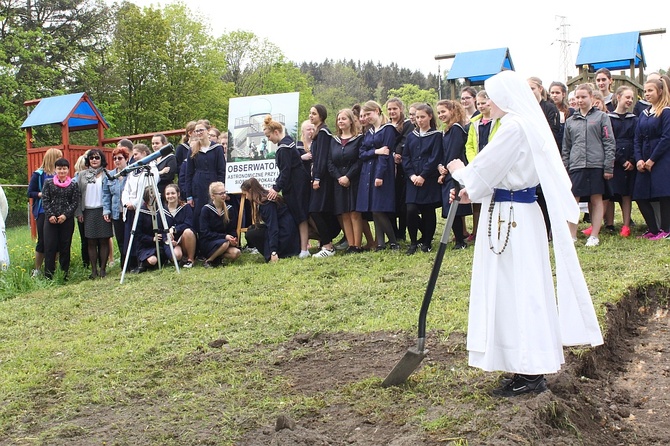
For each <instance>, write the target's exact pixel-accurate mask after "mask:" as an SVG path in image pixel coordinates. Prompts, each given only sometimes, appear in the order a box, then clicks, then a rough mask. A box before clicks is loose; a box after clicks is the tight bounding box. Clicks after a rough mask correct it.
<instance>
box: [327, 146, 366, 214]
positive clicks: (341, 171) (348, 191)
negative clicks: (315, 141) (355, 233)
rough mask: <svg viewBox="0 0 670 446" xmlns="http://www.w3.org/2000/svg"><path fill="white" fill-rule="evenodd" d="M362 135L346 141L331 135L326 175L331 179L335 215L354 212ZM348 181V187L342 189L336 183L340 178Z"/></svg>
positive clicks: (359, 172) (359, 170) (359, 173)
mask: <svg viewBox="0 0 670 446" xmlns="http://www.w3.org/2000/svg"><path fill="white" fill-rule="evenodd" d="M362 142H363V135H355V136H353V137H351V138H349V139H348V140H346V141H342V139H340V137H339V136H337V135H333V136H332V138H331V140H330V150H329V153H328V173H329V174H330V176H331V177H332V179H333V202H334V210H335V212H334V213H335V215H341V214H344V213H348V212H352V211H355V210H356V196H357V195H358V184H359V179H360V175H361V160H360V159H359V158H358V151H359V149H360V146H361V143H362ZM343 176H345V177H347V178H348V179H349V187H343V186H341V185H340V183H339V182H338V181H337V180H338V178H340V177H343Z"/></svg>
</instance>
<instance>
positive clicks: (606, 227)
mask: <svg viewBox="0 0 670 446" xmlns="http://www.w3.org/2000/svg"><path fill="white" fill-rule="evenodd" d="M605 229H606V230H608V231H609V233H610V234H616V228H615V227H614V225H607V226H605Z"/></svg>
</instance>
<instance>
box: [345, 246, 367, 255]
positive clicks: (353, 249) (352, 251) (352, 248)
mask: <svg viewBox="0 0 670 446" xmlns="http://www.w3.org/2000/svg"><path fill="white" fill-rule="evenodd" d="M361 252H363V249H362V248H360V247H358V246H350V247H348V248H347V250H346V251H344V253H345V254H360V253H361Z"/></svg>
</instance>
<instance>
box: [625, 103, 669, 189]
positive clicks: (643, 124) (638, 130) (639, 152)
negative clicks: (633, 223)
mask: <svg viewBox="0 0 670 446" xmlns="http://www.w3.org/2000/svg"><path fill="white" fill-rule="evenodd" d="M633 147H634V152H635V162H636V163H637V161H640V160H642V161H647V160H648V159H651V160H652V161H654V163H655V164H654V167H653V168H652V169H651V172H648V171H645V172H638V173H637V174H636V175H635V187H634V189H633V198H634V199H635V200H649V199H652V198H662V197H670V181H668V178H669V177H670V153H669V152H670V150H669V149H670V107H666V108H664V109H663V113H661V116H660V117H657V116H656V115H655V114H654V115H652V114H651V113H650V110H649V109H647V110H644V111H643V112H642V114H641V115H640V116H639V118H638V121H637V126H636V127H635V139H634V142H633Z"/></svg>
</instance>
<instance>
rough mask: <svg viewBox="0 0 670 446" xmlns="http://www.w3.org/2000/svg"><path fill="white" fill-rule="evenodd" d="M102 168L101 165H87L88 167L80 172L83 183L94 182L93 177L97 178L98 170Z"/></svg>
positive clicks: (100, 170)
mask: <svg viewBox="0 0 670 446" xmlns="http://www.w3.org/2000/svg"><path fill="white" fill-rule="evenodd" d="M103 169H104V168H103V167H98V168H97V169H93V168H90V167H89V168H88V169H86V170H85V171H84V172H83V173H82V176H83V178H84V183H86V184H90V183H95V179H96V178H97V176H98V175H100V172H102V170H103Z"/></svg>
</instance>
